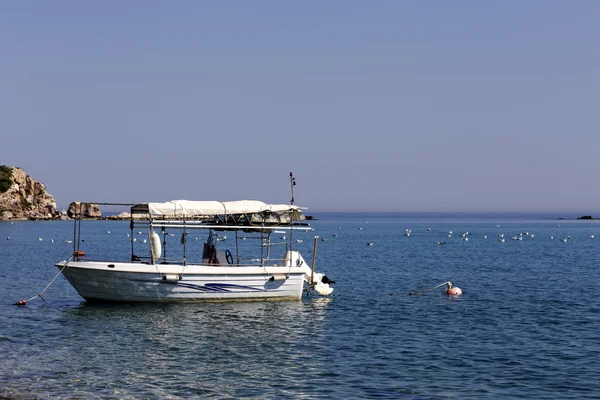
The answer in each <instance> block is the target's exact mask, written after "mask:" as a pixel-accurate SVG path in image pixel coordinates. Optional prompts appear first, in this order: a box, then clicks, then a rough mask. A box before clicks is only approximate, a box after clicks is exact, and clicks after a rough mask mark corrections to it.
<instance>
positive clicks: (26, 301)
mask: <svg viewBox="0 0 600 400" xmlns="http://www.w3.org/2000/svg"><path fill="white" fill-rule="evenodd" d="M72 259H73V256H71V257H69V259H68V260H67V262H65V265H63V267H62V268H61V269H60V271H58V274H56V276H54V278H52V280H51V281H50V283H48V284H47V285H46V287H45V288H44V290H42V291H41V292H39V293H38V294H36V295H35V296H33V297H32V298H30V299H27V300H19V301H17V302H16V303H15V304H14V305H16V306H24V305H26V304H27V303H28V302H30V301H31V300H33V299H35V298H37V297H39V298H40V299H42V300H43V301H46V299H44V297H43V296H42V293H44V292H45V291H46V289H48V288H49V287H50V285H52V283H54V281H55V280H56V278H58V276H59V275H60V274H62V272H63V271H64V269H65V268H67V267H68V266H69V263H70V262H71V260H72Z"/></svg>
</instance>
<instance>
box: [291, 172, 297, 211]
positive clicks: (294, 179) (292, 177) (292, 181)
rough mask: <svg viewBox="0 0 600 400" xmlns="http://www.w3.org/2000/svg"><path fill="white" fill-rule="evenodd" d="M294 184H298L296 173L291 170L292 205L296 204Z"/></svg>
mask: <svg viewBox="0 0 600 400" xmlns="http://www.w3.org/2000/svg"><path fill="white" fill-rule="evenodd" d="M294 186H296V178H294V174H293V173H292V172H290V188H291V189H292V200H291V201H290V204H291V205H294Z"/></svg>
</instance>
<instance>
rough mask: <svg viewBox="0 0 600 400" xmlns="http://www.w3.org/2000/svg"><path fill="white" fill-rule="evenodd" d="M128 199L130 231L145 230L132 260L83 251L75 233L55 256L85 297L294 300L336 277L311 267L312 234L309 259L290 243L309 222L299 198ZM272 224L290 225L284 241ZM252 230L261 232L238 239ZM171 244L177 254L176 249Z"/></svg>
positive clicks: (321, 290)
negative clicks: (294, 201) (67, 255)
mask: <svg viewBox="0 0 600 400" xmlns="http://www.w3.org/2000/svg"><path fill="white" fill-rule="evenodd" d="M96 204H98V203H96ZM100 204H102V205H111V204H110V203H100ZM129 206H131V213H130V214H131V220H130V229H131V235H132V236H133V233H134V230H135V231H136V232H141V231H139V229H144V230H147V233H148V237H149V240H148V242H149V243H148V245H147V246H143V248H144V250H143V251H144V254H141V253H139V249H140V247H139V246H133V244H132V245H131V261H111V260H105V259H104V260H103V259H98V258H97V257H96V255H92V254H87V255H86V254H85V253H84V252H83V251H82V250H84V249H82V248H80V241H75V245H74V249H73V256H72V258H71V259H69V261H61V262H58V263H56V267H58V268H59V269H61V270H62V273H63V275H64V276H65V277H66V279H67V280H68V281H69V282H70V283H71V285H72V286H73V287H74V288H75V290H77V292H78V293H79V294H80V295H81V297H83V298H84V299H86V300H88V301H119V302H179V301H248V300H257V301H266V300H292V299H293V300H298V299H300V298H301V297H302V294H303V293H304V292H307V293H317V294H320V295H328V294H331V292H332V291H333V288H332V287H330V286H329V285H330V284H331V283H334V282H333V281H331V280H330V279H329V278H328V277H327V276H326V275H324V274H320V273H316V272H315V271H314V267H315V259H316V257H315V256H316V243H317V239H316V238H315V244H314V245H315V248H314V250H313V258H312V265H309V264H308V263H307V262H306V261H305V260H304V258H303V257H302V255H301V254H300V253H299V252H298V251H297V250H296V249H294V247H293V244H294V243H295V240H292V238H293V236H294V233H296V232H298V231H307V230H310V229H311V228H310V227H308V226H307V225H305V224H303V223H302V222H301V221H303V220H304V216H303V215H302V212H301V209H300V208H299V207H298V206H295V205H277V204H275V205H274V204H266V203H263V202H260V201H255V200H242V201H231V202H219V201H187V200H177V201H170V202H167V203H142V204H132V205H129ZM74 226H75V236H74V237H78V236H79V235H80V234H81V232H80V229H81V224H80V222H78V223H75V224H74ZM167 230H169V231H174V230H179V231H180V232H181V239H179V238H175V239H174V240H173V239H171V243H169V242H168V241H167V238H168V237H169V236H170V235H168V234H167V232H166V231H167ZM192 230H196V231H204V232H205V233H206V241H203V242H196V241H193V240H189V239H190V238H189V237H188V234H189V233H190V231H192ZM276 230H285V231H286V232H287V236H288V238H287V239H286V241H283V242H282V241H281V240H280V239H279V237H278V236H276V235H273V233H274V232H275V231H276ZM221 232H227V233H230V234H231V236H233V235H235V240H231V241H227V242H224V241H220V240H219V237H224V236H220V233H221ZM240 232H241V233H243V236H241V235H239V233H240ZM159 233H162V238H161V236H159ZM110 237H112V238H114V237H115V236H110ZM276 237H277V239H276ZM251 238H254V239H260V240H254V241H246V242H244V243H243V245H242V243H239V241H241V240H244V239H251ZM272 239H274V240H273V241H272ZM78 242H79V243H78ZM249 242H250V243H249ZM217 245H218V246H222V247H223V248H220V247H217ZM251 245H254V246H251ZM169 246H171V247H175V248H176V249H178V251H181V254H178V255H174V251H173V249H172V248H170V247H169ZM194 247H195V249H194ZM250 247H252V249H250ZM194 250H195V251H194ZM166 254H169V257H167V256H166ZM193 254H196V255H197V256H196V257H197V258H198V259H197V260H194V259H192V258H193ZM199 254H202V256H201V258H200V256H199ZM92 258H93V259H92Z"/></svg>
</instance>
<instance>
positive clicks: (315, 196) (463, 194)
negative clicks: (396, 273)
mask: <svg viewBox="0 0 600 400" xmlns="http://www.w3.org/2000/svg"><path fill="white" fill-rule="evenodd" d="M598 21H600V2H597V1H583V0H582V1H576V2H567V1H541V0H539V1H527V2H523V1H502V2H483V1H452V2H449V1H441V0H440V1H412V2H409V1H377V2H367V1H327V2H323V1H303V2H281V1H255V2H247V1H223V2H201V1H178V2H158V1H127V2H120V1H105V2H80V1H56V2H41V1H38V2H34V1H22V2H2V3H0V89H1V93H2V95H1V96H0V132H1V137H2V139H1V142H0V164H7V165H17V166H20V167H22V168H23V169H25V171H27V172H28V173H29V174H30V175H31V176H32V177H34V178H35V179H38V180H40V181H42V182H44V183H45V184H46V186H47V188H48V190H49V191H50V193H52V194H53V195H54V197H55V199H56V200H57V202H58V205H59V206H65V205H67V204H68V203H69V202H71V201H75V200H83V201H101V202H103V201H106V202H108V201H114V202H137V201H167V200H172V199H190V200H236V199H242V198H247V199H259V200H263V201H267V202H288V201H289V198H290V195H289V182H288V179H289V176H288V174H289V172H290V171H294V173H295V175H296V180H297V182H298V185H297V186H296V200H297V203H298V204H300V205H303V206H307V207H309V209H310V210H314V211H581V212H584V213H593V212H595V211H600V185H598V184H597V182H596V181H597V177H598V168H597V164H598V163H599V161H598V150H599V149H600V129H599V128H600V112H599V111H600V52H599V51H598V43H599V42H600V24H598Z"/></svg>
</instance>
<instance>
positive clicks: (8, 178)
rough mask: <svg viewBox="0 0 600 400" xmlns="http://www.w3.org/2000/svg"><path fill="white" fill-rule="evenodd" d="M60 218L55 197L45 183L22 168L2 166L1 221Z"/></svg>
mask: <svg viewBox="0 0 600 400" xmlns="http://www.w3.org/2000/svg"><path fill="white" fill-rule="evenodd" d="M58 216H59V213H58V211H57V210H56V202H55V201H54V197H52V195H51V194H50V193H48V192H46V186H44V184H43V183H41V182H38V181H36V180H34V179H32V178H31V177H30V176H29V175H27V174H26V173H25V171H23V170H22V169H21V168H17V167H9V166H6V165H2V166H0V220H2V219H54V218H57V217H58Z"/></svg>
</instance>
